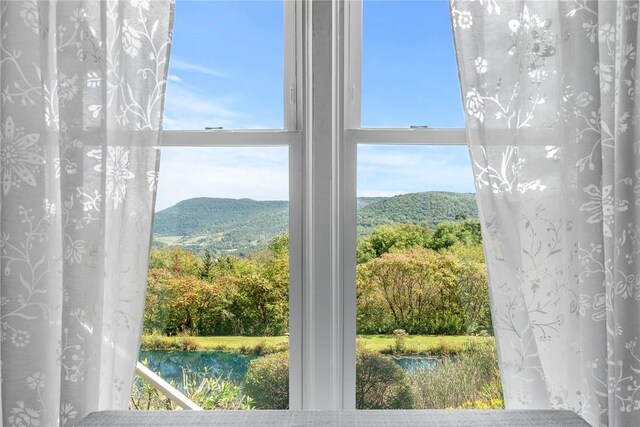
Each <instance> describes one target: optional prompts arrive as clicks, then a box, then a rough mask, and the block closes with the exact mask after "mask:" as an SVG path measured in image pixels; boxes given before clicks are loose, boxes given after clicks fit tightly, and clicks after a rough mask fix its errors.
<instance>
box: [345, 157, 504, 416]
mask: <svg viewBox="0 0 640 427" xmlns="http://www.w3.org/2000/svg"><path fill="white" fill-rule="evenodd" d="M357 154H358V196H359V197H358V203H357V206H358V213H357V227H358V233H357V236H358V244H357V257H356V259H357V279H356V291H357V294H356V295H357V300H356V301H357V309H356V316H357V325H356V326H357V343H358V346H357V353H356V408H360V409H376V408H388V409H391V408H393V409H407V408H412V409H447V408H500V407H502V389H501V385H500V375H499V370H498V365H497V358H496V351H495V345H494V342H493V337H492V336H491V330H492V325H491V316H490V309H489V288H488V281H487V274H486V268H485V265H484V254H483V248H482V236H481V233H480V223H479V221H478V210H477V205H476V199H475V194H474V188H473V177H472V173H471V165H470V162H469V156H468V153H467V150H466V147H462V146H439V145H410V146H409V145H387V144H385V145H382V144H375V145H368V144H360V145H358V152H357Z"/></svg>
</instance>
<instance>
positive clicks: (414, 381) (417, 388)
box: [407, 342, 504, 409]
mask: <svg viewBox="0 0 640 427" xmlns="http://www.w3.org/2000/svg"><path fill="white" fill-rule="evenodd" d="M407 380H408V382H409V384H410V385H411V389H412V392H413V399H414V408H424V409H446V408H478V409H489V408H503V407H504V404H503V401H502V386H501V383H500V371H499V369H498V361H497V357H496V350H495V345H493V344H492V343H489V342H473V343H472V342H470V343H469V344H467V346H466V348H465V349H464V351H462V352H460V353H458V355H456V356H453V357H449V358H445V359H443V360H442V361H441V362H440V363H438V365H437V366H435V367H433V368H430V369H416V370H413V371H409V372H407Z"/></svg>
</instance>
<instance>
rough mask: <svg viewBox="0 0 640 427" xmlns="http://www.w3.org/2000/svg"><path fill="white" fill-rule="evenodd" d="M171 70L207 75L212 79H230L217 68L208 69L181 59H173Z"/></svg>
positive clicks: (170, 63)
mask: <svg viewBox="0 0 640 427" xmlns="http://www.w3.org/2000/svg"><path fill="white" fill-rule="evenodd" d="M169 70H170V71H174V70H178V71H193V72H195V73H200V74H206V75H208V76H212V77H228V75H227V74H226V73H224V72H222V71H220V70H216V69H215V68H211V67H206V66H204V65H200V64H194V63H193V62H189V61H186V60H184V59H181V58H174V57H172V58H171V61H170V62H169Z"/></svg>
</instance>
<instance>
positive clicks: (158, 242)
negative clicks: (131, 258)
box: [153, 191, 478, 256]
mask: <svg viewBox="0 0 640 427" xmlns="http://www.w3.org/2000/svg"><path fill="white" fill-rule="evenodd" d="M477 217H478V208H477V205H476V198H475V194H472V193H450V192H440V191H429V192H422V193H410V194H402V195H398V196H393V197H359V198H358V235H359V236H364V235H367V234H369V233H370V232H371V230H373V229H374V228H375V227H376V226H379V225H382V224H406V223H414V224H423V223H424V224H429V225H432V226H433V225H435V224H438V223H440V222H443V221H452V220H455V219H458V218H477ZM288 219H289V202H287V201H256V200H251V199H222V198H209V197H198V198H193V199H188V200H183V201H181V202H179V203H177V204H175V205H174V206H171V207H170V208H167V209H164V210H162V211H159V212H157V213H156V215H155V222H154V229H153V237H154V239H153V244H154V246H156V247H163V246H180V247H182V248H184V249H187V250H190V251H192V252H196V253H203V252H204V251H205V250H207V249H208V250H210V251H211V253H212V254H213V255H215V256H220V255H239V256H244V255H247V254H250V253H251V252H253V251H255V250H257V249H260V248H262V247H264V246H266V245H267V244H268V243H269V242H270V241H271V240H272V239H273V237H274V236H277V235H279V234H285V233H287V232H288V228H289V225H288Z"/></svg>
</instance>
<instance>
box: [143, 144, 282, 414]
mask: <svg viewBox="0 0 640 427" xmlns="http://www.w3.org/2000/svg"><path fill="white" fill-rule="evenodd" d="M288 155H289V153H288V148H287V147H269V148H253V147H251V148H221V147H215V148H213V147H212V148H191V147H190V148H175V147H174V148H163V150H162V163H161V168H160V179H159V182H158V198H157V204H156V215H155V221H154V230H153V231H154V233H153V245H152V251H151V256H150V261H149V273H148V277H147V299H146V306H145V314H144V331H143V337H142V343H141V352H140V360H141V361H142V362H143V363H144V364H146V365H147V366H148V367H149V368H150V369H151V370H152V371H155V372H156V373H157V374H159V375H160V376H161V377H162V378H163V379H164V380H165V381H168V382H169V383H171V384H173V385H174V386H175V387H176V388H177V389H178V390H180V391H181V392H183V393H184V394H185V395H186V396H187V397H189V398H190V399H192V400H193V401H194V402H195V403H196V404H198V405H200V406H201V407H203V408H204V409H286V408H288V404H289V397H288V385H289V370H288V338H289V337H288V321H289V238H288V231H289V210H288V209H289V206H288V205H289V202H288V198H289V189H288V183H289V178H288V176H289V173H288V170H289V166H288ZM196 350H197V351H196ZM130 406H131V408H132V409H176V407H175V405H174V404H171V403H170V402H169V401H168V399H167V398H165V397H163V396H162V395H161V394H160V393H158V392H157V391H156V390H154V389H153V387H150V386H149V385H146V384H144V383H143V382H142V380H141V379H140V378H136V381H135V384H134V388H133V397H132V400H131V405H130Z"/></svg>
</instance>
